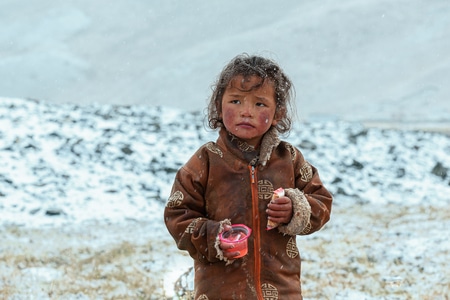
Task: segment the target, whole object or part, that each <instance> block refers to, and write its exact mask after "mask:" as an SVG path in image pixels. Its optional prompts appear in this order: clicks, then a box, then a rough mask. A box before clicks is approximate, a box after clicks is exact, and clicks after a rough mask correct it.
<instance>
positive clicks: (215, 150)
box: [206, 142, 223, 158]
mask: <svg viewBox="0 0 450 300" xmlns="http://www.w3.org/2000/svg"><path fill="white" fill-rule="evenodd" d="M206 149H208V150H209V151H211V152H212V153H214V154H217V155H219V156H220V157H221V158H223V152H222V150H220V148H219V147H217V146H216V144H214V143H213V142H209V143H207V144H206Z"/></svg>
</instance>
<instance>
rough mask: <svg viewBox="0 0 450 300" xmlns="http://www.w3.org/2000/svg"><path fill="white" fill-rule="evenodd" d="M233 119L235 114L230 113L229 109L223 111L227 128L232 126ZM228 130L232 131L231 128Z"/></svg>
mask: <svg viewBox="0 0 450 300" xmlns="http://www.w3.org/2000/svg"><path fill="white" fill-rule="evenodd" d="M233 119H234V114H233V112H232V111H230V110H229V109H225V110H224V111H223V123H224V125H225V127H227V126H232V124H233ZM227 129H230V128H227Z"/></svg>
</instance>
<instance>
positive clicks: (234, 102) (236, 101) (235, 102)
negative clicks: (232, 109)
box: [230, 99, 241, 104]
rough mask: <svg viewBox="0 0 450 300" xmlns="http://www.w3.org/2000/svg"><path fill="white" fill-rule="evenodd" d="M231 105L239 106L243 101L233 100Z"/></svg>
mask: <svg viewBox="0 0 450 300" xmlns="http://www.w3.org/2000/svg"><path fill="white" fill-rule="evenodd" d="M230 103H233V104H239V103H241V101H239V100H237V99H234V100H231V101H230Z"/></svg>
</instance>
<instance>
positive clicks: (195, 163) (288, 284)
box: [164, 54, 332, 300]
mask: <svg viewBox="0 0 450 300" xmlns="http://www.w3.org/2000/svg"><path fill="white" fill-rule="evenodd" d="M291 95H292V89H291V81H290V80H289V78H288V77H287V76H286V75H285V74H284V73H283V71H282V70H281V69H280V67H279V66H278V65H277V64H276V63H274V62H273V61H271V60H269V59H266V58H263V57H259V56H248V55H246V54H244V55H239V56H237V57H235V58H234V59H233V60H232V61H231V62H230V63H229V64H228V65H227V66H226V67H225V68H224V69H223V71H222V73H221V74H220V77H219V79H218V81H217V82H216V84H215V86H214V89H213V94H212V97H211V100H210V104H209V107H208V110H209V112H208V120H209V126H210V127H211V128H213V129H219V138H218V140H217V142H216V143H214V142H209V143H206V144H205V145H203V146H202V147H201V148H200V149H199V150H197V152H196V153H195V154H194V155H193V156H192V157H191V159H190V160H189V161H188V162H187V163H186V164H185V165H184V166H183V167H182V168H181V169H180V170H179V171H178V173H177V175H176V178H175V182H174V184H173V188H172V193H171V196H170V198H169V201H168V202H167V205H166V208H165V212H164V218H165V223H166V226H167V228H168V230H169V232H170V234H171V235H172V237H173V238H174V239H175V241H176V243H177V246H178V248H179V249H182V250H187V251H188V252H189V254H190V256H191V257H192V258H193V259H194V270H195V280H194V281H195V282H194V287H195V299H202V300H205V299H210V300H212V299H261V300H262V299H266V300H267V299H271V300H272V299H283V300H285V299H296V300H298V299H302V296H301V286H300V255H299V251H298V249H297V245H296V235H306V234H310V233H313V232H315V231H318V230H319V229H320V228H321V227H322V226H323V225H324V224H325V223H326V222H327V221H328V220H329V218H330V212H331V203H332V196H331V194H330V193H329V192H328V191H327V190H326V189H325V187H324V186H323V185H322V182H321V180H320V178H319V175H318V172H317V170H316V168H315V167H313V166H312V165H311V164H309V163H308V162H307V161H306V160H305V159H304V158H303V155H302V154H301V153H300V151H299V150H298V149H296V148H295V147H294V146H292V145H291V144H289V143H287V142H284V141H280V140H279V138H278V134H279V133H286V132H288V131H289V130H290V127H291V117H290V112H289V108H290V107H291V106H290V101H291ZM280 187H282V188H284V189H285V193H286V195H285V196H282V197H280V198H278V199H275V200H271V199H272V195H273V191H274V190H276V189H278V188H280ZM268 220H271V221H273V222H276V223H279V224H280V225H279V226H278V227H277V228H275V229H271V230H266V226H267V221H268ZM231 224H245V225H247V226H248V227H250V228H251V230H252V233H251V235H250V237H249V239H248V253H247V255H245V256H243V257H242V258H236V257H237V256H239V254H240V252H239V251H234V250H233V246H231V245H230V244H227V243H224V242H221V241H220V239H219V234H220V233H222V232H224V231H228V230H230V229H231V226H230V225H231Z"/></svg>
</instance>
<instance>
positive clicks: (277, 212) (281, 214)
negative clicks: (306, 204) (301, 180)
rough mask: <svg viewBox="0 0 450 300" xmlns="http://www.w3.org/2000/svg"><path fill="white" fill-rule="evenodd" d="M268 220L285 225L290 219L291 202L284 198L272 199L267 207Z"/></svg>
mask: <svg viewBox="0 0 450 300" xmlns="http://www.w3.org/2000/svg"><path fill="white" fill-rule="evenodd" d="M266 212H267V215H268V219H269V220H271V221H274V222H276V223H280V224H283V223H284V224H286V223H289V222H290V221H291V218H292V214H293V212H292V201H291V199H289V198H288V197H286V196H283V197H280V198H277V199H273V200H272V201H270V203H269V204H268V205H267V210H266Z"/></svg>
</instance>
